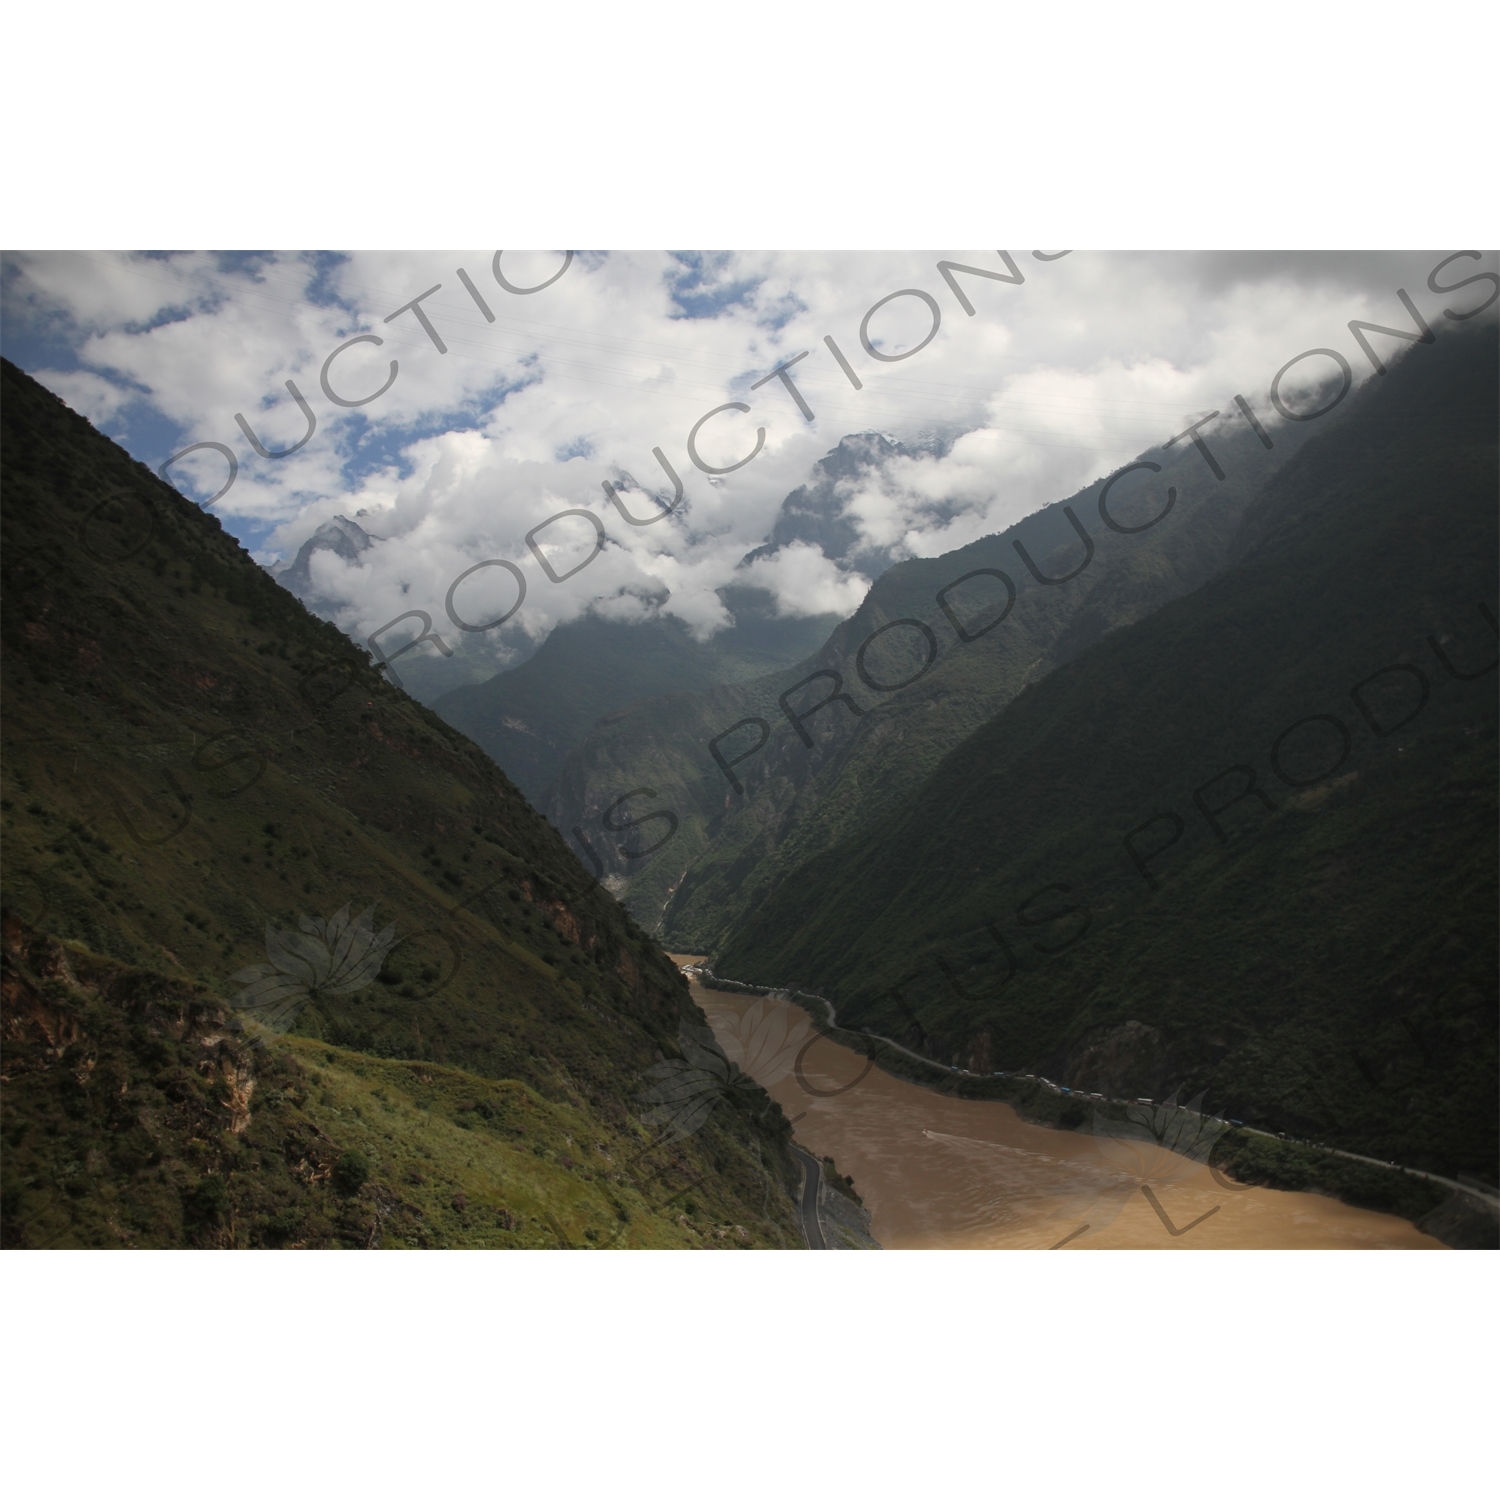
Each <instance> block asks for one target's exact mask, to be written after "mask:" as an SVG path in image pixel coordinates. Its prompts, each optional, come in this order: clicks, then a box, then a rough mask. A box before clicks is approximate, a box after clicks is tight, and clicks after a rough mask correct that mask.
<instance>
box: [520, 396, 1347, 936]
mask: <svg viewBox="0 0 1500 1500" xmlns="http://www.w3.org/2000/svg"><path fill="white" fill-rule="evenodd" d="M1341 415H1342V414H1341V413H1337V414H1335V415H1334V416H1333V417H1330V418H1329V419H1327V420H1328V421H1329V422H1333V423H1337V422H1338V421H1339V420H1341ZM1203 432H1204V435H1205V437H1206V440H1207V443H1208V445H1209V448H1210V451H1211V453H1212V454H1213V456H1214V462H1215V464H1217V465H1218V468H1219V471H1220V472H1221V473H1222V474H1223V476H1224V477H1223V478H1220V477H1218V475H1217V474H1216V473H1215V471H1214V469H1213V468H1211V467H1210V465H1209V463H1208V462H1207V461H1206V460H1205V458H1204V456H1203V455H1202V454H1200V453H1199V452H1198V451H1197V450H1196V449H1195V447H1194V446H1193V445H1192V444H1191V443H1180V444H1177V445H1176V446H1173V447H1169V448H1163V449H1157V450H1153V451H1151V452H1148V453H1146V454H1143V455H1142V460H1141V464H1138V465H1137V466H1135V467H1134V468H1132V469H1131V470H1129V471H1127V472H1123V473H1122V474H1121V475H1120V476H1117V477H1116V478H1114V479H1112V480H1108V481H1106V480H1100V481H1098V482H1096V483H1094V484H1092V485H1090V486H1089V487H1088V488H1087V489H1084V490H1082V491H1080V492H1079V493H1078V494H1077V495H1074V496H1072V497H1071V498H1070V499H1069V500H1067V501H1065V502H1061V503H1059V504H1056V505H1053V506H1049V507H1048V508H1046V509H1045V510H1043V511H1041V512H1039V513H1037V514H1036V515H1034V516H1031V517H1029V518H1028V519H1026V520H1025V521H1023V522H1021V523H1020V524H1019V525H1017V526H1014V527H1011V528H1010V529H1009V530H1007V531H1005V532H1003V533H1001V534H999V535H996V536H990V537H984V538H982V539H980V540H979V541H976V542H974V543H971V544H970V545H969V546H967V547H963V548H960V549H958V550H956V551H954V552H951V553H948V554H946V555H945V556H943V557H938V558H922V559H914V560H909V561H906V562H902V563H898V564H896V565H895V566H894V567H891V568H889V569H887V570H886V571H885V572H884V573H883V574H882V575H881V576H880V577H879V579H878V580H877V581H876V583H875V584H874V586H873V587H872V588H871V590H870V592H869V594H868V595H867V597H866V599H865V601H864V603H863V604H862V605H861V607H860V609H859V610H858V612H857V613H856V614H855V615H854V616H853V617H852V618H851V619H849V620H847V621H845V622H843V623H842V624H840V625H839V626H838V627H837V628H836V629H835V630H834V631H833V632H832V634H831V635H830V636H829V637H828V639H827V640H826V641H825V642H824V643H823V645H822V646H821V648H820V649H819V650H817V651H816V652H814V653H812V654H810V655H809V656H807V657H806V658H804V659H803V660H802V661H801V662H800V663H799V664H798V665H797V666H795V667H789V668H787V669H786V670H783V671H780V672H777V673H775V674H773V675H769V676H766V677H763V678H760V679H759V680H757V681H754V682H750V683H736V684H728V685H721V686H717V687H714V688H712V689H709V690H707V691H700V692H678V693H673V694H671V695H670V696H664V697H661V698H658V699H655V700H653V701H648V702H644V703H637V704H632V705H630V706H629V707H625V708H621V709H620V710H618V711H616V712H614V713H611V714H609V715H607V716H606V717H604V718H603V719H601V720H600V722H599V723H598V724H596V725H595V726H594V727H593V729H592V730H591V731H590V733H589V735H588V737H587V738H586V739H585V740H584V741H583V743H582V744H581V745H579V747H578V748H577V749H576V750H575V751H574V752H573V753H572V754H571V755H570V756H569V757H568V760H567V763H566V766H565V767H564V770H563V772H562V774H561V776H560V777H559V778H558V780H557V782H556V784H555V785H554V786H553V788H552V790H551V792H550V794H549V796H548V798H547V801H546V803H545V810H546V812H547V815H548V817H549V818H550V819H551V820H552V822H553V823H554V824H555V825H556V826H557V827H558V828H560V829H563V830H565V831H566V832H567V833H568V834H569V836H570V837H571V838H572V840H573V845H574V847H575V848H577V849H578V850H579V851H580V852H581V853H585V855H586V857H591V858H596V859H598V860H599V862H600V866H601V868H602V870H603V871H604V872H605V875H606V878H607V879H608V881H609V883H610V885H611V888H612V889H614V890H616V891H617V892H618V893H619V894H620V896H621V898H622V899H623V900H625V901H626V902H627V904H628V905H629V906H630V908H631V910H632V911H633V912H634V913H635V915H636V918H637V920H639V921H640V922H641V923H642V924H643V925H645V926H646V927H648V928H650V929H652V930H656V931H659V932H662V933H663V934H664V935H665V936H666V938H667V940H668V941H670V942H675V943H677V944H679V945H680V946H681V947H682V948H683V949H684V950H685V951H706V950H707V949H708V948H710V947H712V946H714V945H715V944H717V943H719V942H721V941H722V940H723V938H724V936H725V935H726V934H727V933H729V932H730V931H732V930H733V929H734V928H735V926H736V925H737V924H738V923H739V921H740V920H741V919H742V918H743V916H744V914H745V913H746V912H748V911H749V910H751V908H752V907H753V906H754V905H755V904H756V903H757V902H758V901H760V900H762V899H763V898H764V896H765V895H766V894H767V893H768V892H769V891H770V890H772V889H774V888H775V887H776V885H777V884H778V883H779V882H780V881H781V880H783V879H785V878H786V876H787V875H788V874H789V873H790V872H791V871H792V870H794V869H796V868H797V867H798V865H800V864H801V863H803V862H804V861H806V860H808V859H810V858H813V857H814V856H815V855H817V854H818V853H819V852H820V851H822V850H823V849H826V848H827V847H828V846H829V845H830V844H833V843H836V842H838V841H839V840H841V839H844V838H848V837H852V836H854V835H855V834H856V833H857V832H858V831H859V830H861V829H862V828H864V827H867V826H870V825H871V824H872V823H873V822H876V821H878V820H879V819H880V818H882V817H883V816H884V815H885V814H886V813H887V812H888V811H889V809H890V808H891V807H892V806H894V805H895V804H896V802H897V801H899V799H900V798H901V797H902V796H904V795H906V794H908V793H909V792H911V791H912V790H914V789H915V788H916V787H917V786H919V785H920V784H921V782H922V781H923V779H925V777H926V776H928V775H929V774H930V773H931V772H932V770H933V769H934V768H935V767H936V766H937V764H938V762H939V761H940V760H941V759H942V757H943V756H944V755H946V754H947V753H948V752H949V751H950V750H952V749H954V748H955V747H956V746H957V745H959V744H960V743H962V741H963V740H964V739H965V738H966V737H967V736H968V735H969V734H971V733H972V732H973V731H974V730H975V729H977V728H978V727H979V726H980V725H981V724H983V723H984V722H985V721H986V720H987V719H989V718H990V717H992V716H993V715H994V714H995V713H996V712H997V711H998V710H999V709H1001V708H1003V707H1004V706H1005V704H1007V703H1008V702H1010V701H1011V699H1013V698H1014V697H1015V696H1016V695H1017V694H1018V693H1020V692H1021V691H1022V690H1023V689H1024V688H1025V687H1026V686H1027V685H1028V684H1030V683H1034V682H1036V681H1039V680H1041V679H1042V678H1044V677H1045V676H1046V675H1047V674H1048V673H1049V672H1051V671H1053V670H1054V669H1055V668H1056V667H1057V666H1058V665H1059V664H1060V663H1062V662H1065V661H1068V660H1070V659H1071V658H1072V657H1074V656H1076V655H1077V654H1078V653H1079V652H1080V651H1083V650H1084V649H1086V648H1087V647H1088V646H1090V645H1092V644H1093V643H1095V642H1096V641H1098V640H1100V639H1101V638H1103V637H1104V636H1105V635H1106V634H1108V633H1109V632H1111V631H1115V630H1118V629H1120V628H1122V627H1124V626H1127V625H1129V624H1130V623H1131V622H1133V621H1135V620H1139V619H1142V618H1144V617H1145V616H1147V615H1149V614H1151V613H1152V612H1153V611H1154V610H1156V609H1159V608H1160V607H1161V606H1162V605H1163V604H1165V603H1166V602H1167V601H1169V600H1171V599H1174V598H1177V597H1179V596H1181V595H1182V594H1184V593H1187V592H1189V591H1191V590H1192V589H1194V588H1196V587H1198V586H1199V585H1201V584H1202V583H1203V582H1205V581H1206V580H1207V579H1208V578H1210V577H1212V576H1213V574H1214V573H1215V572H1217V571H1218V570H1219V569H1220V568H1222V567H1223V566H1224V564H1225V562H1226V560H1227V558H1228V556H1229V548H1230V546H1231V544H1232V542H1233V539H1234V537H1235V534H1236V530H1237V528H1238V525H1239V521H1240V517H1241V516H1242V514H1243V513H1244V509H1245V507H1246V505H1247V504H1248V503H1249V502H1250V500H1251V498H1252V497H1253V495H1254V494H1255V492H1256V489H1257V487H1258V486H1259V485H1260V484H1262V483H1263V482H1264V481H1265V479H1266V477H1267V476H1268V475H1269V474H1270V473H1272V472H1274V470H1275V469H1276V467H1277V466H1278V465H1279V464H1281V463H1283V462H1285V461H1286V460H1287V459H1288V458H1289V457H1291V456H1292V455H1293V454H1295V453H1296V452H1297V450H1298V449H1299V447H1300V446H1301V445H1302V444H1303V443H1304V442H1306V441H1307V439H1308V436H1309V434H1308V431H1307V429H1306V428H1305V427H1304V426H1303V425H1302V424H1288V425H1287V426H1286V427H1285V428H1278V429H1277V432H1276V437H1275V444H1276V446H1275V448H1274V449H1273V450H1271V451H1267V450H1266V449H1265V448H1264V447H1263V446H1262V443H1261V440H1260V439H1259V438H1258V437H1257V436H1256V434H1255V433H1254V432H1253V431H1252V430H1251V429H1250V428H1249V427H1248V425H1247V424H1246V423H1245V422H1244V421H1243V420H1242V419H1241V418H1240V417H1239V416H1238V415H1237V414H1236V415H1234V416H1233V417H1232V418H1231V417H1224V418H1221V419H1219V420H1218V421H1217V422H1216V423H1213V424H1211V425H1209V426H1208V427H1205V428H1204V429H1203ZM881 441H883V440H881ZM851 444H854V440H852V439H846V441H845V443H844V444H842V445H841V446H840V453H842V454H843V455H844V457H843V459H841V460H840V461H841V462H843V463H846V464H855V463H856V461H858V462H863V461H865V459H868V457H869V455H870V452H871V450H870V448H869V446H868V444H867V443H864V440H861V444H863V446H860V445H857V444H856V445H855V451H854V452H853V456H852V457H851V454H850V452H846V451H845V450H847V449H850V448H851ZM882 451H883V450H882ZM825 462H827V461H826V460H825ZM1143 465H1147V466H1150V467H1145V466H1143ZM1106 491H1107V492H1106ZM1101 501H1102V503H1103V510H1101ZM1106 513H1107V517H1106ZM835 690H836V691H837V694H838V696H836V697H835V696H831V695H832V694H834V693H835ZM783 697H784V699H785V701H784V702H783V701H782V699H783ZM825 700H826V702H825ZM820 705H822V706H820ZM794 717H795V720H796V722H793V720H794ZM716 754H717V756H718V757H720V760H722V764H721V763H720V760H716V759H715V756H716ZM648 788H649V789H650V793H651V795H649V796H648V795H646V793H645V790H644V789H648ZM627 794H635V795H633V796H630V797H629V798H628V800H627V801H626V802H624V803H623V804H622V803H621V800H620V799H622V798H626V797H627ZM647 823H649V827H643V828H642V831H641V832H639V833H632V832H630V831H629V830H630V829H631V828H632V827H633V826H635V825H636V824H642V825H644V824H647Z"/></svg>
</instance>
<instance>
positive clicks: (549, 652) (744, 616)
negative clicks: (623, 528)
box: [432, 588, 838, 807]
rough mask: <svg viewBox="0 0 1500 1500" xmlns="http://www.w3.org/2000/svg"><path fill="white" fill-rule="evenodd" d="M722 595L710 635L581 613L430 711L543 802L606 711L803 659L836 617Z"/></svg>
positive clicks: (658, 621)
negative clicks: (781, 614) (775, 610)
mask: <svg viewBox="0 0 1500 1500" xmlns="http://www.w3.org/2000/svg"><path fill="white" fill-rule="evenodd" d="M720 593H721V597H723V599H724V604H725V607H726V608H727V609H728V610H729V611H730V613H731V614H732V615H733V617H734V621H735V623H734V624H733V625H732V626H730V627H728V628H727V629H725V630H721V631H720V632H719V633H718V634H717V635H715V636H713V637H711V638H710V639H709V640H707V641H698V640H695V639H694V638H693V636H692V635H691V633H690V632H689V631H688V629H687V627H686V626H685V625H683V624H682V622H681V621H680V620H677V619H674V618H673V617H671V616H670V615H656V616H653V617H652V618H650V619H647V620H642V621H639V622H630V621H625V620H615V619H608V618H603V617H601V616H599V615H594V614H589V615H585V616H584V617H583V618H582V619H579V620H572V621H569V622H567V623H565V624H562V625H559V626H557V628H556V629H554V630H553V632H552V634H551V635H549V636H548V637H547V639H546V640H545V641H544V642H543V643H542V645H541V646H540V647H539V648H538V650H537V652H536V654H535V655H534V656H532V657H530V658H528V659H527V660H526V661H524V662H522V663H521V664H520V665H519V666H516V667H512V668H510V669H509V670H507V671H504V672H500V673H497V674H496V675H495V676H494V677H492V678H490V679H489V681H487V682H481V683H475V684H472V685H471V686H468V687H460V688H454V689H453V690H452V691H451V692H447V693H444V694H443V695H442V696H441V697H440V698H436V699H434V700H433V702H432V707H433V710H434V711H435V712H436V713H438V714H439V715H441V716H442V718H444V719H446V720H447V722H448V723H450V724H452V725H453V726H454V728H455V729H458V730H461V731H462V732H463V733H464V734H466V735H468V736H469V738H470V739H472V740H473V741H474V742H475V744H477V745H479V746H480V747H481V748H482V749H483V750H484V751H485V752H486V753H487V754H488V755H489V757H490V759H491V760H493V761H494V762H495V764H496V765H498V766H500V767H501V769H502V770H504V771H505V773H506V775H507V776H509V777H510V779H511V780H512V781H513V782H515V784H516V786H517V787H519V788H520V790H521V791H522V793H524V794H525V796H526V797H527V798H528V799H529V800H530V801H531V802H532V804H533V805H535V806H538V807H541V806H543V805H545V801H546V794H547V790H548V788H549V787H550V786H551V785H552V783H553V782H554V781H555V780H556V779H557V776H558V774H559V772H560V771H561V770H562V767H563V764H564V762H565V760H566V759H567V756H568V755H569V753H570V752H571V751H572V750H573V749H574V748H575V747H576V746H578V745H579V744H580V743H582V741H583V739H584V737H585V736H586V735H587V734H588V732H589V730H590V728H592V726H593V725H594V724H595V723H596V722H597V721H598V720H599V719H600V718H601V717H602V716H603V715H604V714H606V713H609V712H611V711H612V710H614V709H618V708H621V707H623V706H624V705H625V704H627V703H631V702H633V701H634V700H635V699H637V698H653V697H656V696H657V695H659V694H661V693H666V692H680V691H683V690H685V689H703V688H709V687H712V686H714V685H715V684H717V683H721V682H738V681H740V680H742V679H745V678H753V677H756V676H760V675H762V674H764V673H766V672H770V671H773V670H775V669H776V668H777V667H783V666H787V665H789V664H791V663H792V662H796V661H800V660H801V659H802V658H803V657H804V656H806V655H807V654H808V652H810V651H814V650H816V649H817V647H818V646H819V645H820V644H821V643H822V641H823V640H825V639H826V638H827V635H828V632H829V631H830V630H831V629H832V628H833V627H834V626H835V625H836V624H837V623H838V620H837V617H836V616H833V615H811V616H801V617H792V618H787V619H778V618H776V617H775V616H774V614H772V613H771V609H772V606H773V605H774V600H773V599H772V597H771V595H770V594H768V593H767V592H766V591H765V590H764V589H752V588H736V589H724V590H721V591H720Z"/></svg>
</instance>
